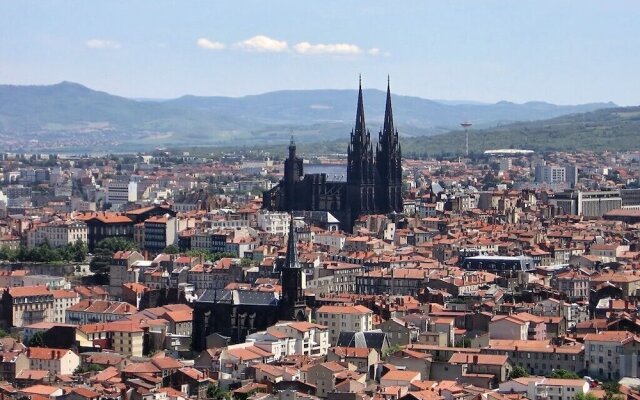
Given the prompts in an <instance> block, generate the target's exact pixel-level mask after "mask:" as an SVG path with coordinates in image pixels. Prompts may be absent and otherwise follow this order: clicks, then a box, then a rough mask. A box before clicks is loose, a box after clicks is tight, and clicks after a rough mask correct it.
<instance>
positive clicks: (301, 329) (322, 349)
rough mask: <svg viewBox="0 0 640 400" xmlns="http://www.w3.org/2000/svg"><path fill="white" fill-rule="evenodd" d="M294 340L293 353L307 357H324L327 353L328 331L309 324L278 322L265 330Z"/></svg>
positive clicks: (324, 327)
mask: <svg viewBox="0 0 640 400" xmlns="http://www.w3.org/2000/svg"><path fill="white" fill-rule="evenodd" d="M267 332H277V333H279V334H283V335H286V336H287V337H288V338H292V339H293V340H294V353H293V354H302V355H308V356H326V355H327V353H328V352H329V347H330V345H329V330H328V329H327V327H326V326H323V325H318V324H314V323H311V322H304V321H303V322H279V323H277V324H275V325H274V326H272V327H270V328H269V329H267Z"/></svg>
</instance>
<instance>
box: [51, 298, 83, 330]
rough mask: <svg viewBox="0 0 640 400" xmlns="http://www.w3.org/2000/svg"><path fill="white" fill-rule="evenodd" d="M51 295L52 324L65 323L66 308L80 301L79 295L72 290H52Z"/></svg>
mask: <svg viewBox="0 0 640 400" xmlns="http://www.w3.org/2000/svg"><path fill="white" fill-rule="evenodd" d="M52 293H53V322H55V323H57V324H64V323H65V311H67V308H69V307H71V306H73V305H74V304H77V303H78V302H79V301H80V295H79V294H78V292H75V291H73V290H54V291H52Z"/></svg>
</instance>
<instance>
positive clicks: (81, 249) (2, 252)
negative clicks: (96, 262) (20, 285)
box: [0, 240, 89, 262]
mask: <svg viewBox="0 0 640 400" xmlns="http://www.w3.org/2000/svg"><path fill="white" fill-rule="evenodd" d="M88 253H89V249H88V248H87V245H86V244H85V243H84V242H82V241H80V240H78V241H76V242H75V243H70V244H67V245H66V246H62V247H51V245H50V244H49V242H48V241H45V242H44V243H43V244H41V245H40V246H36V247H33V248H31V249H28V248H26V247H25V246H20V247H18V248H17V249H10V248H9V247H6V246H3V247H1V248H0V260H7V261H32V262H63V261H67V262H83V261H84V260H85V259H86V257H87V254H88Z"/></svg>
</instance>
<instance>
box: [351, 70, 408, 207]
mask: <svg viewBox="0 0 640 400" xmlns="http://www.w3.org/2000/svg"><path fill="white" fill-rule="evenodd" d="M347 181H348V182H349V183H350V184H351V186H352V187H354V189H352V191H351V193H352V201H356V202H358V203H360V204H362V207H361V210H362V211H369V212H372V211H375V212H391V211H401V207H402V205H401V204H402V198H401V192H402V187H401V185H402V166H401V150H400V143H399V140H398V132H397V131H396V130H395V126H394V123H393V109H392V106H391V88H390V83H389V80H387V97H386V104H385V112H384V123H383V127H382V130H381V131H380V133H379V135H378V143H377V144H376V152H375V157H374V152H373V145H372V144H371V138H370V133H369V131H368V130H367V129H366V125H365V118H364V101H363V96H362V80H360V83H359V87H358V107H357V111H356V124H355V129H354V130H353V131H352V132H351V142H350V144H349V148H348V169H347ZM356 186H359V187H360V190H356V189H355V187H356ZM358 192H359V193H358Z"/></svg>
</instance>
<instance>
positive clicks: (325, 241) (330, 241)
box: [313, 232, 347, 250]
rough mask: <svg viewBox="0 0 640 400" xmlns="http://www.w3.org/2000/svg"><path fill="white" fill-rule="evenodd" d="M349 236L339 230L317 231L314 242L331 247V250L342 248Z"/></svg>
mask: <svg viewBox="0 0 640 400" xmlns="http://www.w3.org/2000/svg"><path fill="white" fill-rule="evenodd" d="M346 240H347V237H346V236H345V235H344V234H342V233H339V232H320V233H316V234H315V235H314V238H313V243H315V244H320V245H323V246H327V247H329V249H331V250H342V248H343V247H344V244H345V241H346Z"/></svg>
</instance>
